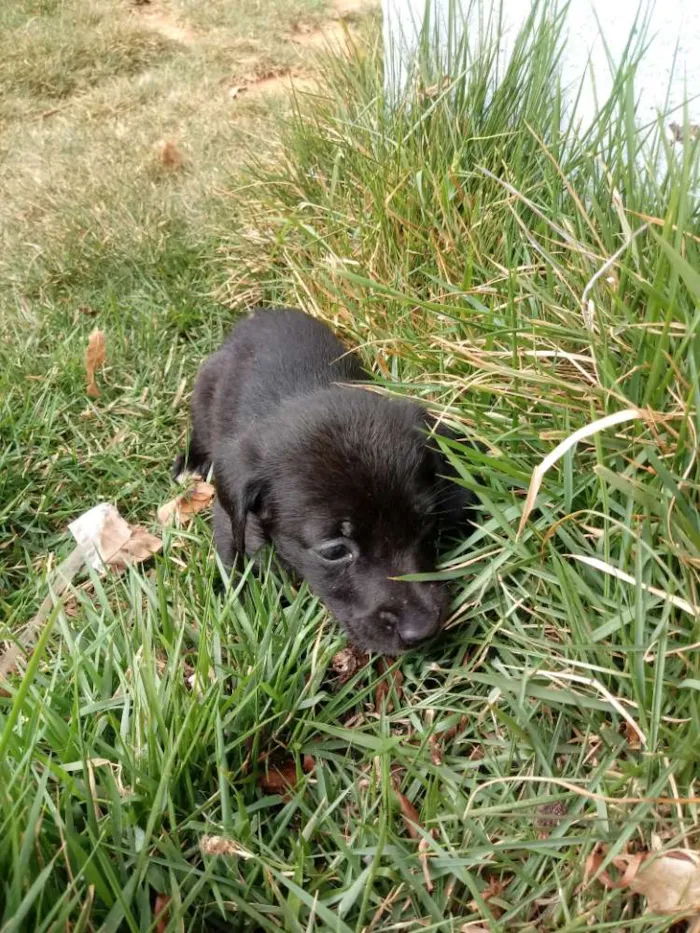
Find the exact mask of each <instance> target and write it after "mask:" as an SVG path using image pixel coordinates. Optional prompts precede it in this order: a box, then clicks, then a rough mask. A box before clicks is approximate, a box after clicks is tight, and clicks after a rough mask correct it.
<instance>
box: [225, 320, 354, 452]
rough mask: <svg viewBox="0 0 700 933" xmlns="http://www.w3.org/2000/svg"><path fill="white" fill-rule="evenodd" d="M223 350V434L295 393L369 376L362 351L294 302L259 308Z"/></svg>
mask: <svg viewBox="0 0 700 933" xmlns="http://www.w3.org/2000/svg"><path fill="white" fill-rule="evenodd" d="M219 352H220V353H221V357H220V361H221V367H220V370H219V375H218V386H217V392H216V395H215V398H214V412H215V414H214V418H215V425H214V426H215V430H216V431H217V433H219V434H224V433H229V432H230V431H231V429H232V428H233V430H234V431H238V430H241V429H242V428H244V427H245V426H246V423H249V422H250V421H252V420H253V419H255V418H263V417H266V416H268V415H270V414H271V413H272V411H273V409H274V408H276V407H277V406H278V405H279V404H280V403H281V402H282V401H283V400H284V399H286V398H290V397H291V396H297V395H306V394H309V393H311V392H314V391H317V390H319V389H324V388H327V387H328V386H329V385H332V384H333V383H336V382H341V383H342V382H353V381H357V380H363V379H366V378H367V375H366V373H365V372H364V370H363V369H362V367H361V365H360V363H359V361H358V359H357V357H356V356H355V355H354V354H353V353H350V352H348V350H347V349H346V348H345V347H344V346H343V344H342V343H341V341H340V340H339V339H338V338H337V337H336V336H335V334H334V333H333V332H332V331H331V330H330V329H329V328H328V327H327V326H326V325H325V324H322V323H321V322H320V321H317V320H315V318H312V317H309V316H308V315H307V314H304V313H303V312H302V311H298V310H295V309H292V308H284V309H280V310H275V311H264V310H258V311H255V312H254V313H253V315H252V316H251V317H249V318H247V319H246V320H243V321H241V322H240V323H239V324H238V325H237V326H236V327H235V328H234V329H233V331H232V333H231V334H230V335H229V337H228V338H227V340H226V342H225V343H224V345H223V347H222V349H221V351H219ZM217 356H218V354H217ZM232 422H235V424H233V423H232Z"/></svg>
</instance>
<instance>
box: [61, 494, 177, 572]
mask: <svg viewBox="0 0 700 933" xmlns="http://www.w3.org/2000/svg"><path fill="white" fill-rule="evenodd" d="M68 528H69V530H70V532H71V534H72V535H73V537H74V538H75V540H76V541H77V542H78V544H79V546H80V548H81V551H82V553H83V554H84V557H85V560H86V562H87V563H88V564H89V565H90V566H91V567H93V568H94V569H95V570H98V571H104V570H105V568H112V569H114V570H123V569H124V568H125V567H126V566H127V564H139V563H141V562H142V561H144V560H147V559H148V558H149V557H151V556H152V555H153V554H155V553H156V552H157V551H159V550H160V549H161V547H162V541H161V540H160V538H158V537H156V536H155V535H152V534H151V533H150V532H149V531H147V529H145V528H142V527H141V526H140V525H130V524H129V523H128V522H127V521H126V520H125V519H124V518H122V516H121V515H120V514H119V512H118V511H117V509H116V508H115V507H114V506H113V505H111V504H110V503H107V502H102V503H100V504H99V505H96V506H94V507H93V508H91V509H88V511H87V512H84V513H83V514H82V515H80V516H79V517H78V518H76V519H75V521H72V522H71V523H70V525H69V526H68Z"/></svg>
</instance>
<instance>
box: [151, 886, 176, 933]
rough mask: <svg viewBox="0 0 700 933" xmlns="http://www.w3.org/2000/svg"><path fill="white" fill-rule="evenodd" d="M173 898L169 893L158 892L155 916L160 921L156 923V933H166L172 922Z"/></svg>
mask: <svg viewBox="0 0 700 933" xmlns="http://www.w3.org/2000/svg"><path fill="white" fill-rule="evenodd" d="M171 900H172V898H171V897H170V895H169V894H156V902H155V904H154V905H153V917H154V919H156V920H157V921H158V922H157V923H156V929H155V933H165V930H166V928H167V926H168V924H169V923H170V901H171Z"/></svg>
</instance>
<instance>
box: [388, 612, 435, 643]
mask: <svg viewBox="0 0 700 933" xmlns="http://www.w3.org/2000/svg"><path fill="white" fill-rule="evenodd" d="M439 622H440V619H439V617H438V616H435V618H434V619H430V620H428V619H425V620H423V619H409V620H407V621H405V622H402V623H399V627H398V633H399V638H400V639H401V641H402V642H403V643H404V645H406V647H407V648H414V647H415V646H416V645H420V644H422V643H423V642H424V641H427V640H428V639H429V638H432V637H433V635H434V634H435V633H436V632H437V630H438V627H439Z"/></svg>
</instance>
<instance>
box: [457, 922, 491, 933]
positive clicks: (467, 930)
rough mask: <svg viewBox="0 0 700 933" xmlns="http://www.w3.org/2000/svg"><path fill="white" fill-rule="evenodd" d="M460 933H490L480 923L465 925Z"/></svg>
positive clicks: (460, 929)
mask: <svg viewBox="0 0 700 933" xmlns="http://www.w3.org/2000/svg"><path fill="white" fill-rule="evenodd" d="M459 933H489V930H488V927H484V926H482V925H481V924H480V923H465V924H464V925H463V926H461V927H460V928H459Z"/></svg>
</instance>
